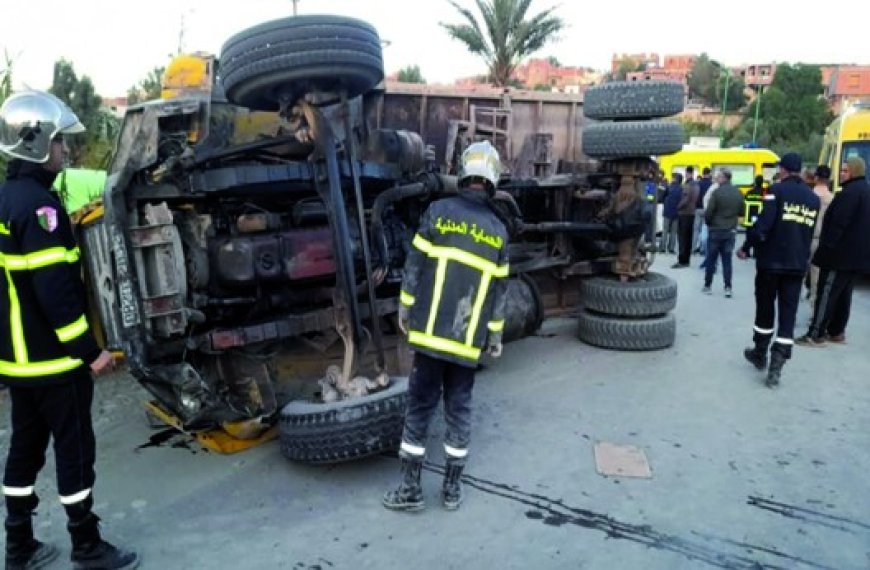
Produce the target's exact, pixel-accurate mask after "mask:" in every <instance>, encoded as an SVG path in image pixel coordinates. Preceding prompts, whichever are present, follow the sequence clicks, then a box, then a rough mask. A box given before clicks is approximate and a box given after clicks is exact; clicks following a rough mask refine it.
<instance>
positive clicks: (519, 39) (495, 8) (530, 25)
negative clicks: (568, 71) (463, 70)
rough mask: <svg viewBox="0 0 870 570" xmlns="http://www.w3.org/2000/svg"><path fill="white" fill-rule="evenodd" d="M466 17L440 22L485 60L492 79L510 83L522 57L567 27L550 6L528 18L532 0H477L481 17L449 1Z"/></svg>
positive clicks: (449, 32)
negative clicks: (459, 22) (453, 22)
mask: <svg viewBox="0 0 870 570" xmlns="http://www.w3.org/2000/svg"><path fill="white" fill-rule="evenodd" d="M450 3H451V4H452V5H453V7H454V8H456V10H457V11H458V12H459V14H460V15H461V16H462V19H463V20H464V22H463V23H461V24H445V23H443V22H442V23H441V26H442V27H443V28H444V29H445V30H447V34H448V35H449V36H450V37H451V38H453V39H455V40H459V41H460V42H462V43H463V44H465V45H466V47H467V48H468V51H470V52H471V53H473V54H475V55H478V56H480V57H481V58H483V60H484V61H485V62H486V65H487V67H488V69H489V75H490V77H491V78H492V81H493V83H495V84H496V85H498V86H506V85H508V84H509V81H510V78H511V75H512V74H513V72H514V69H516V67H517V65H518V64H519V63H520V61H522V59H523V58H525V57H527V56H529V55H531V54H533V53H534V52H536V51H538V50H539V49H541V48H542V47H543V46H544V45H546V44H547V43H548V42H550V41H551V40H553V39H554V38H555V36H556V34H557V33H558V32H559V31H561V30H562V29H563V28H564V27H565V22H564V21H563V20H562V19H561V18H559V17H558V16H556V15H554V14H553V12H554V11H555V8H549V9H547V10H544V11H543V12H540V13H538V14H537V15H535V16H532V17H530V18H527V15H528V11H529V7H530V5H531V3H532V0H475V5H476V6H477V10H478V12H479V13H480V20H478V18H477V17H475V15H474V14H473V13H472V12H471V10H469V9H468V8H464V7H463V6H461V5H460V4H459V3H458V2H455V1H453V0H451V1H450Z"/></svg>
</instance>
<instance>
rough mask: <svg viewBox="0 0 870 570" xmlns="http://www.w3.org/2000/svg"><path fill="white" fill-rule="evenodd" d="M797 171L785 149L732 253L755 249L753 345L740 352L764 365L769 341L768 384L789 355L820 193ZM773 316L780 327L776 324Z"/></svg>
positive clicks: (775, 380)
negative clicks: (775, 177) (755, 214)
mask: <svg viewBox="0 0 870 570" xmlns="http://www.w3.org/2000/svg"><path fill="white" fill-rule="evenodd" d="M800 171H801V157H800V155H798V154H796V153H793V152H789V153H787V154H785V155H784V156H783V157H782V160H781V161H780V163H779V172H780V181H779V182H777V183H776V184H774V185H773V186H771V187H770V190H769V191H768V193H767V194H766V195H765V196H764V202H763V205H762V207H761V213H760V214H759V215H758V219H757V220H756V221H755V223H754V224H753V225H752V227H751V228H749V231H748V232H747V234H746V243H744V244H743V247H741V248H740V251H738V252H737V256H738V257H739V258H740V259H746V258H747V257H748V251H749V248H750V247H753V248H755V252H756V254H755V257H756V262H755V263H756V268H757V272H756V275H755V326H754V327H753V328H754V335H753V337H752V340H753V341H754V343H755V346H754V347H752V348H747V349H746V350H745V351H744V352H743V355H744V356H745V357H746V359H747V360H748V361H749V362H750V363H752V365H753V366H755V367H756V368H757V369H759V370H764V369H765V367H767V351H768V348H769V347H770V342H771V340H773V341H774V342H773V348H772V349H771V350H770V367H769V368H768V369H767V379H766V381H765V384H766V385H767V387H768V388H773V387H774V386H777V385H778V384H779V379H780V374H781V373H782V367H783V365H784V364H785V361H786V360H788V359H789V358H791V351H792V345H794V322H795V318H796V316H797V309H798V304H799V303H800V296H801V287H802V286H803V278H804V274H805V273H806V271H807V265H808V261H809V255H810V247H811V245H812V240H813V228H814V227H815V225H816V219H817V217H818V213H819V203H820V200H819V197H818V196H816V195H815V193H814V192H813V191H812V190H811V189H810V187H809V186H807V185H806V184H804V182H803V180H801V178H800ZM717 192H718V190H717ZM777 313H778V314H777ZM777 317H778V321H779V326H778V328H777V329H775V328H774V320H775V318H777ZM774 333H776V338H775V339H774Z"/></svg>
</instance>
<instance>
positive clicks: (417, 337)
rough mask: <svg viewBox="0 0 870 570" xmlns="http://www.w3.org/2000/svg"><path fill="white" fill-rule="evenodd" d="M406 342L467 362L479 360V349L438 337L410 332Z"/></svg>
mask: <svg viewBox="0 0 870 570" xmlns="http://www.w3.org/2000/svg"><path fill="white" fill-rule="evenodd" d="M408 342H409V343H411V344H416V345H417V346H421V347H423V348H431V349H433V350H438V351H441V352H446V353H447V354H453V355H455V356H459V357H461V358H465V359H467V360H477V359H478V358H480V349H479V348H475V347H473V346H467V345H465V344H462V343H460V342H456V341H455V340H450V339H449V338H441V337H438V336H434V335H430V334H426V333H423V332H420V331H411V332H410V333H409V334H408Z"/></svg>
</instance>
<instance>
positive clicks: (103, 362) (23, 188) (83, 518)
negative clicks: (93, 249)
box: [0, 91, 139, 570]
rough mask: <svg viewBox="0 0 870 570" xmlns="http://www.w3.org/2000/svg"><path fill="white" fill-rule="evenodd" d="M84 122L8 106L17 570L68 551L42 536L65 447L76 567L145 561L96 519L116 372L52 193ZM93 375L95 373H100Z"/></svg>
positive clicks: (0, 317) (1, 355)
mask: <svg viewBox="0 0 870 570" xmlns="http://www.w3.org/2000/svg"><path fill="white" fill-rule="evenodd" d="M84 130H85V129H84V126H82V124H81V123H80V122H79V120H78V118H77V117H76V116H75V114H73V112H72V111H70V109H69V108H68V107H67V106H66V105H65V104H64V103H62V102H61V101H60V100H59V99H57V98H56V97H54V96H53V95H50V94H48V93H44V92H41V91H27V92H22V93H18V94H15V95H13V96H11V97H10V98H9V99H7V100H6V102H5V103H4V104H3V107H2V108H0V151H2V152H3V153H4V154H6V155H8V156H9V157H10V158H11V159H12V160H11V161H10V162H9V165H8V172H7V181H6V183H5V184H4V185H3V186H2V187H0V265H2V266H3V271H0V280H2V283H0V290H2V291H4V292H5V294H3V295H0V382H2V383H4V384H6V385H7V386H9V398H10V401H11V404H12V436H11V441H10V444H9V456H8V458H7V460H6V471H5V474H4V476H3V494H4V495H5V498H6V511H7V516H6V525H5V526H6V568H7V570H9V569H33V568H42V567H43V566H44V565H45V564H47V563H48V562H50V561H51V560H53V559H54V558H55V557H56V556H57V549H55V548H54V547H53V546H50V545H47V544H44V543H41V542H39V541H38V540H36V539H35V538H34V536H33V524H32V519H31V517H32V515H33V511H34V510H35V509H36V506H37V505H38V504H39V499H38V497H37V496H36V494H35V493H34V485H35V483H36V476H37V474H38V473H39V471H40V469H41V468H42V466H43V464H44V463H45V450H46V448H47V446H48V442H49V438H51V439H53V440H54V456H55V463H56V465H57V485H58V492H59V494H60V502H61V503H62V504H63V507H64V509H65V510H66V512H67V516H68V517H69V523H68V525H67V528H68V529H69V532H70V535H71V538H72V543H73V549H72V555H71V559H72V562H73V566H74V567H75V568H103V569H119V568H134V567H135V566H136V565H137V564H138V562H139V559H138V557H137V556H136V554H134V553H132V552H125V551H123V550H121V549H118V548H116V547H114V546H112V545H111V544H109V543H108V542H105V541H103V540H102V538H101V536H100V531H99V528H98V521H99V518H97V516H96V515H95V514H93V512H91V506H92V505H93V497H92V494H91V488H92V487H93V485H94V480H95V474H94V459H95V442H94V431H93V425H92V423H91V403H92V401H93V395H94V381H93V379H92V378H91V374H90V372H93V373H94V374H101V373H103V372H106V371H110V370H111V369H112V367H113V362H112V355H111V354H110V353H108V352H106V351H104V350H100V348H99V346H98V345H97V343H96V341H95V340H94V336H93V334H92V333H91V330H90V327H89V326H88V321H87V318H86V316H85V305H86V303H85V299H86V297H85V288H84V285H83V283H82V280H81V265H80V263H79V255H80V252H79V248H78V247H77V245H76V242H75V237H74V236H73V231H72V226H71V224H70V220H69V217H68V216H67V214H66V212H65V211H64V209H63V206H62V205H61V203H60V201H59V200H58V199H57V197H56V196H55V195H54V194H53V193H52V192H51V186H52V183H53V182H54V179H55V177H56V176H57V174H58V173H59V172H60V171H61V170H62V169H63V165H64V161H65V155H66V153H67V149H66V145H65V143H64V140H63V137H64V136H65V135H67V134H72V133H80V132H83V131H84ZM89 368H90V370H89Z"/></svg>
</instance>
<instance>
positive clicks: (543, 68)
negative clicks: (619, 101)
mask: <svg viewBox="0 0 870 570" xmlns="http://www.w3.org/2000/svg"><path fill="white" fill-rule="evenodd" d="M513 79H515V80H516V81H518V82H519V83H521V84H522V85H525V86H526V87H528V88H529V89H535V88H540V87H541V86H546V87H548V88H549V90H550V91H558V92H562V93H568V92H573V93H579V92H580V91H582V90H583V88H585V87H587V86H589V85H594V84H595V83H598V82H600V80H601V76H600V74H598V73H596V72H595V71H593V70H591V69H587V68H585V67H568V66H562V65H556V64H554V62H553V61H551V60H549V59H539V58H535V59H530V60H528V61H527V62H526V63H524V64H522V65H519V66H517V68H516V70H515V71H514V74H513Z"/></svg>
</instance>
